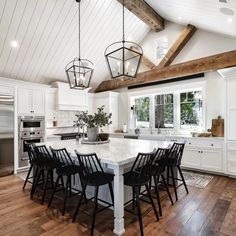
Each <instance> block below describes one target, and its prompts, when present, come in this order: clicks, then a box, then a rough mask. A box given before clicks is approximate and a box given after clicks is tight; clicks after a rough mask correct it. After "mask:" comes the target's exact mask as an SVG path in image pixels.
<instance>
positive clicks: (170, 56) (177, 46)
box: [157, 24, 197, 68]
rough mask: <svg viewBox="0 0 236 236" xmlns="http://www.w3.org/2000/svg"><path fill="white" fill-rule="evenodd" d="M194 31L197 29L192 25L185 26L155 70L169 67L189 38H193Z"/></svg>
mask: <svg viewBox="0 0 236 236" xmlns="http://www.w3.org/2000/svg"><path fill="white" fill-rule="evenodd" d="M196 30H197V28H196V27H195V26H194V25H190V24H189V25H187V26H185V28H184V29H183V31H182V33H181V34H180V36H179V37H178V39H177V40H176V41H175V43H174V44H173V45H172V46H171V48H170V49H169V50H168V52H167V54H166V55H165V57H164V58H163V59H162V60H161V61H160V63H159V64H158V65H157V68H162V67H165V66H169V65H170V64H171V63H172V61H173V60H174V59H175V58H176V57H177V55H178V54H179V53H180V51H181V50H182V49H183V47H184V46H185V45H186V44H187V42H188V41H189V40H190V38H191V37H192V36H193V34H194V33H195V31H196Z"/></svg>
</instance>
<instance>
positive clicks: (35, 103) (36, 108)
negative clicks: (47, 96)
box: [31, 89, 44, 115]
mask: <svg viewBox="0 0 236 236" xmlns="http://www.w3.org/2000/svg"><path fill="white" fill-rule="evenodd" d="M31 106H32V111H33V114H37V115H38V114H39V115H43V114H44V92H43V91H42V90H36V89H32V90H31Z"/></svg>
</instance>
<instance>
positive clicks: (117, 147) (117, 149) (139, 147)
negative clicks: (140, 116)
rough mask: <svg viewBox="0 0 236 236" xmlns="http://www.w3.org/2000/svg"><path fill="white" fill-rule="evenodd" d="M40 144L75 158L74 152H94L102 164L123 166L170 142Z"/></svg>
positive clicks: (57, 142) (127, 141)
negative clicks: (141, 153) (141, 154)
mask: <svg viewBox="0 0 236 236" xmlns="http://www.w3.org/2000/svg"><path fill="white" fill-rule="evenodd" d="M41 144H45V145H46V146H47V147H49V146H51V147H52V148H55V149H60V148H66V149H67V150H68V152H70V153H71V155H72V156H75V152H74V150H77V151H78V152H81V153H94V152H95V153H96V154H97V156H98V158H100V159H101V162H102V163H104V164H111V165H124V164H127V163H130V162H132V161H133V160H134V159H135V157H136V156H137V154H138V153H139V152H151V151H152V150H153V149H154V148H158V147H162V148H165V147H168V146H169V145H171V144H172V142H167V141H157V140H140V139H135V140H134V139H119V138H110V142H109V143H105V144H97V145H88V144H81V143H80V141H77V140H75V139H70V140H63V141H61V140H58V141H57V140H56V141H47V142H44V143H39V144H37V145H41Z"/></svg>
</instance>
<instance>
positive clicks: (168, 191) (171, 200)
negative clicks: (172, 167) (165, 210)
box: [161, 175, 174, 205]
mask: <svg viewBox="0 0 236 236" xmlns="http://www.w3.org/2000/svg"><path fill="white" fill-rule="evenodd" d="M161 178H162V182H163V184H164V186H165V189H166V191H167V193H168V196H169V199H170V202H171V205H174V203H173V199H172V197H171V194H170V190H169V188H168V185H167V184H166V181H165V177H164V176H163V175H161Z"/></svg>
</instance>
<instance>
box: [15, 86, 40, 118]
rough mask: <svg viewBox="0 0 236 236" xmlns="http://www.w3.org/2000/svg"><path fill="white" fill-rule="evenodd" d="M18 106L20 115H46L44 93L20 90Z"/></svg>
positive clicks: (34, 90)
mask: <svg viewBox="0 0 236 236" xmlns="http://www.w3.org/2000/svg"><path fill="white" fill-rule="evenodd" d="M17 104H18V114H19V115H44V91H43V90H39V89H31V88H18V91H17Z"/></svg>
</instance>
